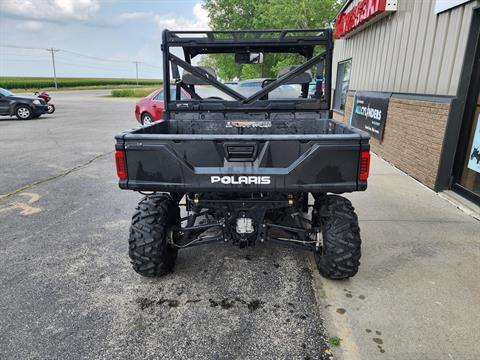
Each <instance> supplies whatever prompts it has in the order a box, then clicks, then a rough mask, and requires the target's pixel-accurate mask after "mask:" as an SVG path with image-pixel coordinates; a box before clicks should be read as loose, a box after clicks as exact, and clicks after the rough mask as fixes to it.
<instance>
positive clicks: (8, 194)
mask: <svg viewBox="0 0 480 360" xmlns="http://www.w3.org/2000/svg"><path fill="white" fill-rule="evenodd" d="M114 151H115V150H112V151H107V152H105V153H101V154H98V155H96V156H94V157H93V158H91V159H90V160H88V161H86V162H84V163H83V164H80V165H77V166H74V167H73V168H71V169H68V170H66V171H64V172H62V173H60V174H57V175H53V176H50V177H47V178H45V179H41V180H36V181H34V182H32V183H30V184H27V185H24V186H22V187H21V188H19V189H16V190H13V191H10V192H8V193H6V194H0V201H2V200H5V199H7V198H9V197H11V196H13V195H16V194H18V193H20V192H22V191H25V190H28V189H31V188H32V187H34V186H37V185H41V184H44V183H46V182H49V181H52V180H55V179H59V178H62V177H65V176H67V175H69V174H71V173H72V172H75V171H77V170H81V169H83V168H85V167H87V166H88V165H90V164H91V163H93V162H94V161H95V160H98V159H100V158H102V157H105V156H107V155H109V154H113V153H114Z"/></svg>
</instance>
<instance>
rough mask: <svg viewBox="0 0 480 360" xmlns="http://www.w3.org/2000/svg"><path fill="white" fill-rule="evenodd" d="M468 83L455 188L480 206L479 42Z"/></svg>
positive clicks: (454, 177)
mask: <svg viewBox="0 0 480 360" xmlns="http://www.w3.org/2000/svg"><path fill="white" fill-rule="evenodd" d="M472 50H474V52H473V53H474V54H475V55H474V57H473V60H474V61H473V72H472V77H471V78H470V79H471V80H470V84H469V86H468V93H467V97H466V102H465V111H464V115H463V120H462V129H461V132H460V138H459V143H458V147H457V153H456V156H455V165H454V172H453V180H454V183H453V186H452V189H453V190H455V191H457V192H458V193H460V194H461V195H463V196H465V197H466V198H468V199H470V200H472V201H473V202H475V203H477V204H479V205H480V46H479V44H478V42H477V46H476V49H472Z"/></svg>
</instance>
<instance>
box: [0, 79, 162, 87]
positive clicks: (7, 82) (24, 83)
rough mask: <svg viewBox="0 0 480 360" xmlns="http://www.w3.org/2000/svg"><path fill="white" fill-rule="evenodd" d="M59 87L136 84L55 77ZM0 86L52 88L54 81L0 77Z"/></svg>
mask: <svg viewBox="0 0 480 360" xmlns="http://www.w3.org/2000/svg"><path fill="white" fill-rule="evenodd" d="M57 84H58V87H59V88H71V87H84V86H85V87H87V86H110V85H113V86H117V85H136V84H137V80H136V79H117V78H57ZM138 84H139V85H142V86H145V85H160V84H162V81H161V80H154V79H139V80H138ZM0 87H1V88H5V89H42V88H53V87H55V83H54V81H53V78H51V77H0Z"/></svg>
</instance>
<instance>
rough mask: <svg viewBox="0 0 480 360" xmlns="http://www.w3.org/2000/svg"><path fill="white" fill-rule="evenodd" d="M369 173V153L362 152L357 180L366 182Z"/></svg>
mask: <svg viewBox="0 0 480 360" xmlns="http://www.w3.org/2000/svg"><path fill="white" fill-rule="evenodd" d="M369 172H370V151H368V150H366V151H362V153H361V155H360V173H359V174H358V180H360V181H367V179H368V173H369Z"/></svg>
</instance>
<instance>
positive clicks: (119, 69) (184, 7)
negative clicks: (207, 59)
mask: <svg viewBox="0 0 480 360" xmlns="http://www.w3.org/2000/svg"><path fill="white" fill-rule="evenodd" d="M164 28H169V29H177V30H180V29H182V30H206V29H207V28H208V17H207V13H206V12H205V11H204V10H203V9H202V7H201V0H193V1H190V0H131V1H127V0H0V45H10V46H21V47H32V48H41V49H40V50H25V49H18V48H7V47H0V76H51V74H52V64H51V57H50V53H49V52H47V51H46V50H42V49H43V48H51V47H54V48H58V49H63V50H67V51H71V52H76V53H80V54H84V55H87V56H90V58H86V57H81V56H78V55H76V54H72V53H69V52H67V51H59V52H57V53H56V64H57V76H59V77H64V76H66V77H72V76H80V77H129V78H133V77H135V65H134V64H133V63H130V62H129V61H143V62H144V64H140V65H139V72H140V74H139V76H140V77H141V78H161V71H162V70H161V55H160V42H161V31H162V30H163V29H164ZM92 57H95V58H104V59H113V60H120V61H101V60H98V59H93V58H92ZM122 61H125V62H122Z"/></svg>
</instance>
